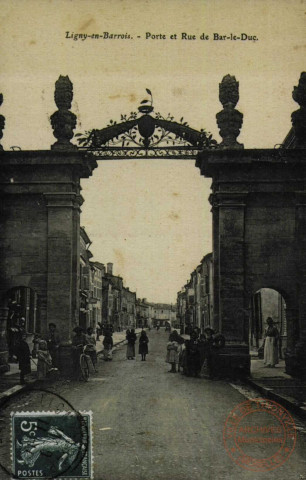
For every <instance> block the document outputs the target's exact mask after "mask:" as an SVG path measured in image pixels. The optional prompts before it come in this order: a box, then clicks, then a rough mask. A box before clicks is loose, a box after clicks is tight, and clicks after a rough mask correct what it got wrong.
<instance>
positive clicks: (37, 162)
mask: <svg viewBox="0 0 306 480" xmlns="http://www.w3.org/2000/svg"><path fill="white" fill-rule="evenodd" d="M0 165H1V170H0V176H1V172H3V171H5V170H6V169H8V170H11V169H14V167H16V166H18V168H22V169H24V168H25V167H43V168H48V167H49V166H55V165H57V166H58V167H60V166H65V167H74V168H76V169H77V172H78V175H79V176H80V177H81V178H88V177H90V176H91V175H92V172H93V170H94V169H95V168H96V167H97V166H98V164H97V161H96V160H95V159H94V158H93V157H92V156H90V155H87V153H86V152H84V151H51V150H18V151H12V152H8V151H0Z"/></svg>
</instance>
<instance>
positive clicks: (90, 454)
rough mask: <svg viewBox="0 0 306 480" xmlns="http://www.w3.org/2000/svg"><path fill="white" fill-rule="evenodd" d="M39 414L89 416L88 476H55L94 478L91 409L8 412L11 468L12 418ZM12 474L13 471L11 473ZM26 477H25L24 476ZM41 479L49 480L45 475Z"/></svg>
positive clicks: (62, 479) (64, 478) (70, 479)
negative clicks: (9, 418)
mask: <svg viewBox="0 0 306 480" xmlns="http://www.w3.org/2000/svg"><path fill="white" fill-rule="evenodd" d="M27 415H28V416H32V417H33V416H37V417H38V416H41V415H45V416H48V415H50V416H52V415H56V416H60V415H62V416H65V415H75V416H76V415H87V416H88V418H89V431H88V439H89V442H88V443H89V445H88V450H87V453H88V464H89V466H90V475H89V476H88V477H57V478H59V479H60V480H78V479H80V480H87V479H93V478H94V456H93V420H92V419H93V413H92V411H91V410H88V411H87V410H80V411H78V410H75V411H71V410H69V411H65V410H62V411H50V410H48V411H44V410H31V411H29V410H27V411H23V410H22V411H17V412H11V413H10V416H11V422H10V424H11V435H10V440H11V445H10V452H11V465H12V468H13V469H14V464H13V460H14V456H13V418H14V417H18V416H27ZM13 475H14V473H13ZM13 478H17V477H15V476H12V479H13ZM25 478H26V477H25ZM40 478H41V479H42V480H43V479H44V478H45V479H47V480H50V479H48V478H47V477H40Z"/></svg>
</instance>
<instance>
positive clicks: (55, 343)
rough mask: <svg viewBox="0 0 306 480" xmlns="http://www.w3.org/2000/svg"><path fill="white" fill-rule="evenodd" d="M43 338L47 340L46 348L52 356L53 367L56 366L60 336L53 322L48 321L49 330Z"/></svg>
mask: <svg viewBox="0 0 306 480" xmlns="http://www.w3.org/2000/svg"><path fill="white" fill-rule="evenodd" d="M45 340H46V341H47V345H48V350H49V353H50V355H51V358H52V365H53V367H55V368H58V364H59V361H58V352H59V346H60V336H59V333H58V332H57V329H56V325H55V323H49V331H48V333H47V335H46V338H45Z"/></svg>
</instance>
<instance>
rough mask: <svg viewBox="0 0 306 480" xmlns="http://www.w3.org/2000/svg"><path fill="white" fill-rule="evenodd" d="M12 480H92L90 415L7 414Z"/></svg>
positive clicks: (72, 412)
mask: <svg viewBox="0 0 306 480" xmlns="http://www.w3.org/2000/svg"><path fill="white" fill-rule="evenodd" d="M11 439H12V469H13V474H14V478H17V479H19V478H24V479H28V478H44V479H54V478H61V479H67V478H69V479H70V478H71V479H78V478H79V479H83V478H92V415H91V412H81V413H79V412H75V411H70V412H64V411H63V412H44V411H40V412H15V413H12V414H11Z"/></svg>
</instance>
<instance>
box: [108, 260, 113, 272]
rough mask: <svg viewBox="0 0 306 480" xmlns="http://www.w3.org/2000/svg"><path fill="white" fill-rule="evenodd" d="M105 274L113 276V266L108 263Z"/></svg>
mask: <svg viewBox="0 0 306 480" xmlns="http://www.w3.org/2000/svg"><path fill="white" fill-rule="evenodd" d="M107 273H108V274H109V275H112V274H113V264H112V263H110V262H109V263H108V264H107Z"/></svg>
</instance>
